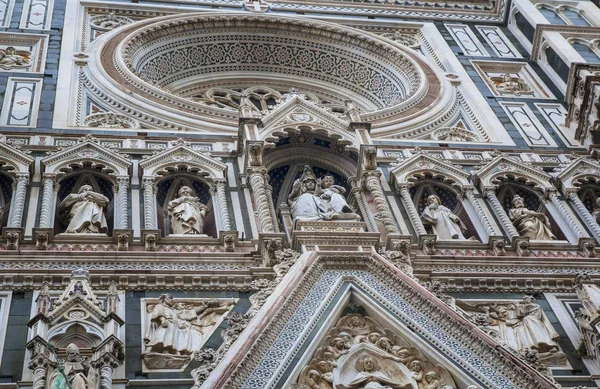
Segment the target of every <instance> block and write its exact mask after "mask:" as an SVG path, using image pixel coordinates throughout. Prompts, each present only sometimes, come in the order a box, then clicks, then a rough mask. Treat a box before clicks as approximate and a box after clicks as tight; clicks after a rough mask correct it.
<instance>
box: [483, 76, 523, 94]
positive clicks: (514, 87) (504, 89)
mask: <svg viewBox="0 0 600 389" xmlns="http://www.w3.org/2000/svg"><path fill="white" fill-rule="evenodd" d="M490 79H491V80H492V81H493V82H494V83H495V84H496V90H497V91H498V92H500V94H503V93H508V94H513V95H517V96H519V95H532V94H533V89H531V87H530V86H529V85H527V83H525V81H523V79H522V78H521V77H519V76H517V77H513V76H512V75H511V74H510V73H504V74H503V75H501V76H500V77H491V78H490Z"/></svg>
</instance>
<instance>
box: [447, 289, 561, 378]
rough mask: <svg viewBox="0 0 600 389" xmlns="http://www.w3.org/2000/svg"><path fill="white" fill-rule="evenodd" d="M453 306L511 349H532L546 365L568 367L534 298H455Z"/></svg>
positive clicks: (519, 350)
mask: <svg viewBox="0 0 600 389" xmlns="http://www.w3.org/2000/svg"><path fill="white" fill-rule="evenodd" d="M456 305H457V306H458V307H459V308H461V309H462V310H463V311H465V312H466V313H467V315H468V316H469V317H470V318H471V320H473V321H475V322H476V323H478V324H479V325H480V326H481V327H482V328H483V329H484V330H485V331H486V332H487V333H488V334H490V335H491V336H492V337H494V338H495V339H496V340H498V341H499V342H500V343H504V344H505V345H506V346H507V347H508V348H510V349H512V350H513V351H515V352H517V353H519V352H524V351H529V350H534V351H535V352H537V354H538V357H539V360H540V361H541V362H542V363H543V364H544V365H546V366H552V367H559V366H560V367H566V366H569V364H568V362H567V358H566V355H565V353H563V352H562V350H561V349H560V346H559V345H558V343H557V340H558V339H559V337H560V336H559V334H558V333H557V332H556V330H555V329H554V327H553V326H552V323H550V320H548V318H547V317H546V314H545V313H544V311H543V309H542V307H541V306H540V305H539V304H538V303H536V300H535V298H534V297H532V296H525V297H523V299H522V300H520V301H511V300H498V301H474V300H469V301H465V300H457V301H456Z"/></svg>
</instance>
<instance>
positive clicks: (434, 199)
mask: <svg viewBox="0 0 600 389" xmlns="http://www.w3.org/2000/svg"><path fill="white" fill-rule="evenodd" d="M427 205H442V201H441V200H440V198H439V197H438V196H437V195H431V196H429V197H427Z"/></svg>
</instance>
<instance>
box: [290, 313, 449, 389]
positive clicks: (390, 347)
mask: <svg viewBox="0 0 600 389" xmlns="http://www.w3.org/2000/svg"><path fill="white" fill-rule="evenodd" d="M345 312H346V315H344V316H343V317H342V318H341V319H340V320H339V321H338V323H337V325H336V326H335V327H334V328H332V329H331V330H330V331H329V333H328V336H327V337H326V338H325V340H324V341H323V342H322V343H321V347H320V348H319V349H318V350H317V351H316V352H315V354H314V355H313V358H312V360H311V361H310V363H309V364H308V365H307V366H306V367H304V369H303V370H302V373H301V374H300V377H299V379H298V383H299V384H303V385H304V386H305V387H307V388H311V389H331V388H340V389H355V388H356V389H357V388H403V389H410V388H419V389H437V388H440V387H444V388H448V389H449V388H456V384H455V382H454V379H453V378H452V376H451V375H450V373H449V372H448V370H446V369H445V368H444V367H443V366H441V365H439V364H437V365H436V364H435V361H433V362H432V361H430V360H428V358H426V357H425V356H424V354H423V353H422V352H421V351H420V350H418V349H417V348H415V347H414V346H412V345H411V344H410V343H409V342H408V341H407V340H405V339H404V338H403V337H402V336H400V335H399V334H397V333H394V332H393V331H391V330H389V329H387V328H384V327H382V326H380V325H379V324H378V323H376V322H375V321H374V320H373V319H372V318H370V317H369V316H365V314H366V312H365V311H364V309H363V308H362V307H348V308H346V311H345Z"/></svg>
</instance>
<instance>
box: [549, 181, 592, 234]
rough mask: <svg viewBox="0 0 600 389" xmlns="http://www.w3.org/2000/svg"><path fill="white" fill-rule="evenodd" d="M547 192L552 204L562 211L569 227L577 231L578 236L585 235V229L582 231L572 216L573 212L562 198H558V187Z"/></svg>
mask: <svg viewBox="0 0 600 389" xmlns="http://www.w3.org/2000/svg"><path fill="white" fill-rule="evenodd" d="M546 194H547V196H548V198H549V199H550V201H551V202H552V204H554V206H555V207H556V208H557V209H558V210H559V211H560V213H561V215H562V217H563V219H564V221H565V222H567V224H568V225H569V227H571V230H572V231H573V232H575V235H576V236H577V238H580V237H582V236H584V234H583V231H581V229H580V228H579V226H578V225H577V223H575V220H573V218H572V217H571V214H570V213H569V212H568V211H567V209H566V208H565V205H564V204H563V202H562V201H560V199H559V198H558V195H557V194H556V189H553V190H549V191H547V192H546Z"/></svg>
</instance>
